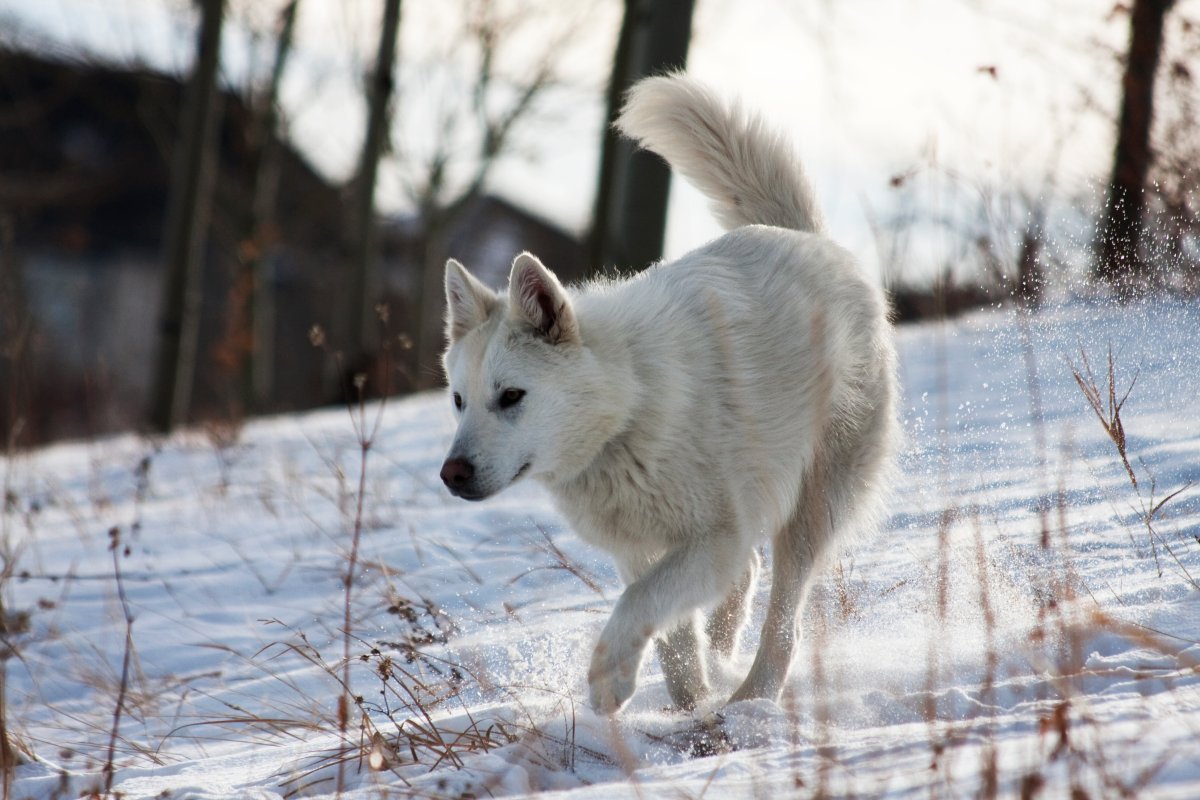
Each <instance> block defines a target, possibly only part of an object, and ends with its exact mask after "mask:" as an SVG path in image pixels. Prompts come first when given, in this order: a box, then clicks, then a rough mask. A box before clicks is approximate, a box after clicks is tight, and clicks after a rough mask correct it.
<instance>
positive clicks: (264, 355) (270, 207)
mask: <svg viewBox="0 0 1200 800" xmlns="http://www.w3.org/2000/svg"><path fill="white" fill-rule="evenodd" d="M299 5H300V0H289V1H288V3H287V5H285V6H284V8H283V10H282V12H281V13H280V18H279V22H280V25H279V37H278V39H277V40H276V45H275V60H274V63H273V66H272V68H271V77H270V79H269V81H268V82H267V87H266V90H265V91H264V92H263V94H262V96H261V97H260V98H259V101H258V103H257V105H258V109H257V111H256V113H255V138H256V140H257V142H256V144H257V148H256V149H257V163H256V164H255V167H254V175H253V178H252V181H253V189H252V192H253V203H252V206H251V219H250V231H249V236H248V237H247V240H248V242H249V244H250V247H249V248H248V251H249V253H250V257H249V258H248V259H247V260H246V263H245V265H244V276H243V277H244V281H245V282H246V283H248V284H249V290H248V291H247V292H246V295H247V297H246V302H247V312H248V319H247V320H246V323H247V325H246V328H247V331H246V332H247V333H249V335H250V347H249V352H248V353H247V359H246V375H245V391H244V394H245V400H246V405H247V407H248V408H251V409H253V410H256V411H262V410H264V409H265V408H267V407H268V405H269V403H270V400H271V395H272V391H273V386H272V385H273V382H274V367H273V365H274V354H275V337H274V328H275V303H274V300H275V298H274V294H273V292H272V285H271V275H270V260H269V258H268V256H269V251H270V246H271V240H272V233H271V231H272V229H273V228H274V225H273V221H274V216H275V201H276V196H277V192H278V189H279V170H280V156H281V148H280V136H279V130H278V128H279V86H280V84H281V83H282V80H283V71H284V67H285V66H286V65H287V59H288V54H289V53H290V52H291V47H292V35H293V32H294V31H295V27H296V12H297V7H298V6H299Z"/></svg>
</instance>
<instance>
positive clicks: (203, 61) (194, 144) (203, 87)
mask: <svg viewBox="0 0 1200 800" xmlns="http://www.w3.org/2000/svg"><path fill="white" fill-rule="evenodd" d="M198 3H199V5H200V9H201V23H200V38H199V44H198V51H197V56H196V66H195V68H194V69H193V71H192V78H191V81H190V82H189V84H188V88H187V94H186V98H185V100H184V105H183V113H182V115H181V118H180V126H179V136H180V139H179V143H178V144H177V145H176V150H175V159H174V162H175V163H174V166H173V167H172V180H171V197H170V200H169V202H168V211H167V231H166V269H167V274H166V280H165V282H164V294H163V314H162V328H161V330H160V332H159V350H158V361H157V364H156V368H155V373H154V384H153V386H154V389H153V392H154V394H153V395H152V397H151V409H150V424H151V425H152V426H153V427H154V428H155V429H157V430H159V431H163V432H166V431H169V430H170V429H171V428H173V427H175V426H176V425H178V424H180V423H182V422H184V421H186V419H187V415H188V406H189V403H190V401H191V395H192V379H193V376H194V373H195V368H196V344H197V338H198V334H199V326H200V300H201V298H200V281H201V276H202V269H203V255H204V252H203V251H204V241H205V238H206V235H207V232H208V222H209V215H210V212H211V210H212V190H213V183H214V180H215V178H216V162H215V157H216V132H217V121H218V119H219V118H220V102H221V95H220V92H219V91H218V90H217V68H218V65H219V62H220V51H221V23H222V18H223V16H224V10H225V8H224V0H198Z"/></svg>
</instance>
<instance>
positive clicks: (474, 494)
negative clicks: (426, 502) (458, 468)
mask: <svg viewBox="0 0 1200 800" xmlns="http://www.w3.org/2000/svg"><path fill="white" fill-rule="evenodd" d="M531 464H532V462H529V461H526V462H525V463H524V464H522V465H521V468H520V469H518V470H517V473H516V474H515V475H513V476H512V480H511V481H509V485H511V484H514V483H516V482H517V481H519V480H520V479H521V478H523V477H525V473H526V472H529V467H530V466H531ZM450 494H452V495H454V496H455V497H457V498H459V499H460V500H470V501H471V502H473V503H477V502H479V501H480V500H487V499H488V498H489V497H491V496H492V495H493V494H495V492H480V491H473V490H471V489H467V488H465V487H459V488H454V487H451V488H450Z"/></svg>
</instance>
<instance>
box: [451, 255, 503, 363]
mask: <svg viewBox="0 0 1200 800" xmlns="http://www.w3.org/2000/svg"><path fill="white" fill-rule="evenodd" d="M499 302H500V299H499V297H498V295H497V294H496V293H495V292H493V291H492V290H491V289H489V288H488V287H486V286H484V285H483V284H482V283H480V282H479V281H478V280H476V279H475V278H474V277H472V276H471V273H469V272H467V270H466V268H465V267H464V266H463V265H462V264H460V263H458V262H457V261H455V260H454V259H453V258H452V259H450V260H449V261H447V262H446V341H448V342H450V343H451V344H453V343H454V342H457V341H458V340H459V339H461V338H462V337H464V336H466V335H467V333H468V332H470V331H472V330H474V329H475V328H478V327H479V326H480V325H482V324H483V323H484V321H485V320H486V319H487V318H488V315H489V314H491V313H492V311H493V310H494V309H495V308H496V306H497V305H498V304H499Z"/></svg>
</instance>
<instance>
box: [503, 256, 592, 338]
mask: <svg viewBox="0 0 1200 800" xmlns="http://www.w3.org/2000/svg"><path fill="white" fill-rule="evenodd" d="M508 308H509V313H510V314H512V315H513V316H514V317H516V318H517V319H520V320H523V321H524V322H527V323H528V324H529V325H530V327H532V328H533V329H534V330H535V331H537V332H538V333H539V334H540V335H541V336H542V337H544V338H545V339H546V340H547V341H548V342H550V343H551V344H566V343H574V344H578V343H579V341H580V339H579V324H578V322H577V321H576V319H575V308H574V306H572V305H571V298H570V297H568V296H567V292H566V290H565V289H563V287H562V284H561V283H559V282H558V278H556V277H555V276H554V273H553V272H551V271H550V270H548V269H546V268H545V267H544V266H542V262H541V261H538V260H537V258H536V257H535V256H532V255H530V254H529V253H521V255H519V256H517V258H516V260H515V261H513V265H512V272H511V273H509V276H508Z"/></svg>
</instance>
